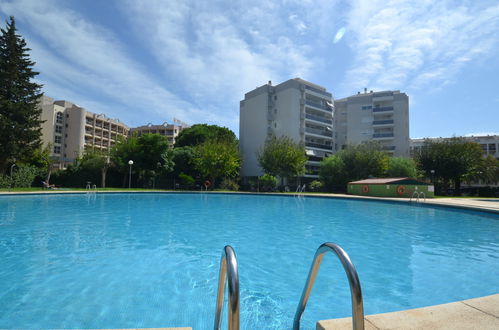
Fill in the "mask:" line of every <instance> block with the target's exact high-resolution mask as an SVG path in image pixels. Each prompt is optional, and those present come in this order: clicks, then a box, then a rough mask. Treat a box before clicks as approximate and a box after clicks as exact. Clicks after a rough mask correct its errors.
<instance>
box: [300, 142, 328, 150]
mask: <svg viewBox="0 0 499 330" xmlns="http://www.w3.org/2000/svg"><path fill="white" fill-rule="evenodd" d="M305 147H310V148H316V149H322V150H326V151H331V150H333V146H332V145H327V144H320V143H313V142H305Z"/></svg>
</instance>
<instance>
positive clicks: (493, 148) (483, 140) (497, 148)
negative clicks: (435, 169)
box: [411, 135, 499, 159]
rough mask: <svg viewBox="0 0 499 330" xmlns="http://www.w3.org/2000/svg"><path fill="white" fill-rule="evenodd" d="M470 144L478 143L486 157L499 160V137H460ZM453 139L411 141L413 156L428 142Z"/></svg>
mask: <svg viewBox="0 0 499 330" xmlns="http://www.w3.org/2000/svg"><path fill="white" fill-rule="evenodd" d="M460 138H462V139H464V140H466V141H469V142H475V143H478V144H479V145H480V146H481V147H482V153H483V155H484V156H487V155H491V156H493V157H495V158H497V159H499V135H476V136H464V137H460ZM447 139H451V138H427V139H411V155H415V154H417V153H419V151H420V150H421V147H422V146H423V145H424V144H425V141H426V140H430V141H445V140H447Z"/></svg>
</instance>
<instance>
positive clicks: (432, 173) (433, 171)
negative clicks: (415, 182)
mask: <svg viewBox="0 0 499 330" xmlns="http://www.w3.org/2000/svg"><path fill="white" fill-rule="evenodd" d="M430 173H431V183H433V175H435V170H431V171H430Z"/></svg>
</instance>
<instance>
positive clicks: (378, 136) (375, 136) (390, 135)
mask: <svg viewBox="0 0 499 330" xmlns="http://www.w3.org/2000/svg"><path fill="white" fill-rule="evenodd" d="M373 139H376V140H392V139H393V133H374V134H373Z"/></svg>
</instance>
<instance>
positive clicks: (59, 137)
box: [54, 135, 62, 144]
mask: <svg viewBox="0 0 499 330" xmlns="http://www.w3.org/2000/svg"><path fill="white" fill-rule="evenodd" d="M61 142H62V136H60V135H56V136H54V143H59V144H60V143H61Z"/></svg>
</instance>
